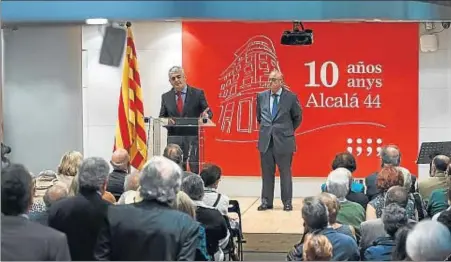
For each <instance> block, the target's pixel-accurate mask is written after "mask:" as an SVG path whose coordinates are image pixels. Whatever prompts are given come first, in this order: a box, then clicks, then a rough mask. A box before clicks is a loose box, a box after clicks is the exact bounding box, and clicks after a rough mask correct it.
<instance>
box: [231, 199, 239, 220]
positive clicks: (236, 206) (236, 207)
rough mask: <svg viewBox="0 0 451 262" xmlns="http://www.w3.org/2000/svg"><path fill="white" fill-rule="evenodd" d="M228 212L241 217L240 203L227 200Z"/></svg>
mask: <svg viewBox="0 0 451 262" xmlns="http://www.w3.org/2000/svg"><path fill="white" fill-rule="evenodd" d="M229 212H230V213H237V214H238V215H239V216H241V210H240V203H238V201H237V200H233V199H231V200H229Z"/></svg>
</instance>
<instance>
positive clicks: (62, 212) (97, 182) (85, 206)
mask: <svg viewBox="0 0 451 262" xmlns="http://www.w3.org/2000/svg"><path fill="white" fill-rule="evenodd" d="M109 171H110V167H109V165H108V163H107V162H106V161H105V160H104V159H102V158H99V157H91V158H87V159H85V160H84V161H83V163H82V164H81V166H80V169H79V171H78V183H79V193H78V194H77V195H76V196H73V197H69V198H66V199H62V200H60V201H58V202H56V203H55V204H53V205H52V207H51V208H50V211H49V221H48V222H49V226H50V227H53V228H55V229H57V230H59V231H61V232H63V233H65V234H66V235H67V239H68V242H69V249H70V253H71V257H72V260H74V261H93V260H95V258H94V247H95V244H96V242H97V236H98V234H99V232H100V228H101V226H102V224H103V221H104V220H105V218H106V215H107V211H108V205H109V204H108V202H106V201H104V200H103V199H102V194H103V193H104V192H105V189H106V186H107V179H108V173H109Z"/></svg>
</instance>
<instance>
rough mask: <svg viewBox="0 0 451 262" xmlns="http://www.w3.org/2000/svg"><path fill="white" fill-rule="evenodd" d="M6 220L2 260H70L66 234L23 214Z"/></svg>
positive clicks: (4, 223) (3, 233)
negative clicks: (33, 220)
mask: <svg viewBox="0 0 451 262" xmlns="http://www.w3.org/2000/svg"><path fill="white" fill-rule="evenodd" d="M1 220H2V222H1V223H2V261H13V260H16V261H17V260H22V261H70V260H71V257H70V253H69V247H68V245H67V238H66V235H65V234H63V233H61V232H58V231H56V230H54V229H52V228H49V227H46V226H43V225H40V224H38V223H35V222H32V221H29V220H28V219H27V218H25V217H22V216H4V215H2V217H1Z"/></svg>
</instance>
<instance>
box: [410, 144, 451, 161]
mask: <svg viewBox="0 0 451 262" xmlns="http://www.w3.org/2000/svg"><path fill="white" fill-rule="evenodd" d="M437 154H439V155H445V156H449V157H451V141H445V142H424V143H421V148H420V153H419V154H418V158H417V164H429V163H431V161H432V158H433V157H432V156H434V155H437Z"/></svg>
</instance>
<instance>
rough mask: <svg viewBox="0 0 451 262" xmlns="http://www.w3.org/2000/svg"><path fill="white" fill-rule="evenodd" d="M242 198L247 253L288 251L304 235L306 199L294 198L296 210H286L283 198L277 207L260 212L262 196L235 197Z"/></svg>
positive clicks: (236, 198)
mask: <svg viewBox="0 0 451 262" xmlns="http://www.w3.org/2000/svg"><path fill="white" fill-rule="evenodd" d="M230 199H235V200H238V202H239V203H240V208H241V214H242V227H243V232H244V236H245V238H246V240H247V243H246V244H245V245H244V250H245V252H270V253H286V252H287V251H288V250H289V249H290V248H291V247H292V246H293V245H294V244H295V243H296V242H297V241H299V239H300V237H301V233H302V231H303V228H302V218H301V206H302V198H295V199H293V211H291V212H286V211H283V206H282V203H281V200H280V199H279V198H276V199H274V209H272V210H266V211H258V210H257V208H258V206H259V205H260V199H259V198H258V197H233V196H230Z"/></svg>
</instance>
